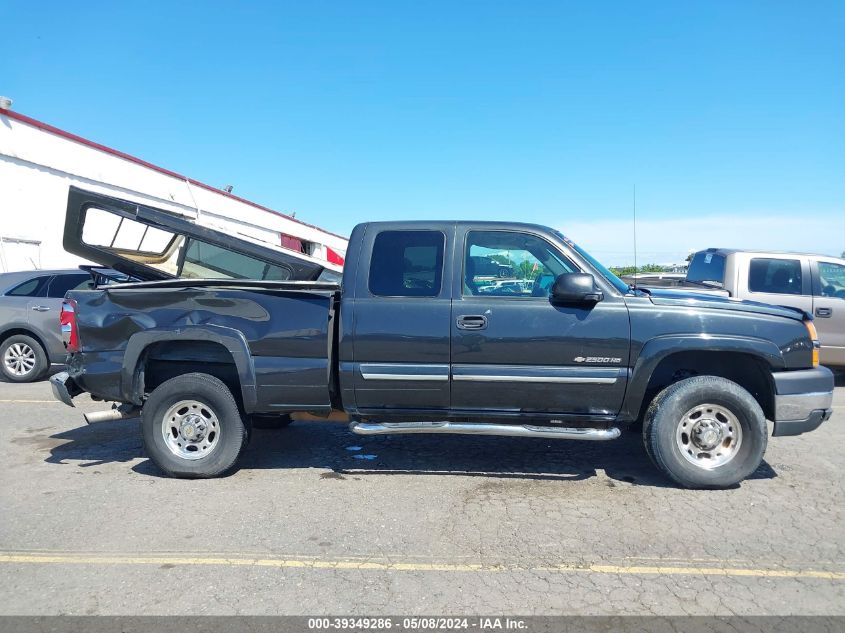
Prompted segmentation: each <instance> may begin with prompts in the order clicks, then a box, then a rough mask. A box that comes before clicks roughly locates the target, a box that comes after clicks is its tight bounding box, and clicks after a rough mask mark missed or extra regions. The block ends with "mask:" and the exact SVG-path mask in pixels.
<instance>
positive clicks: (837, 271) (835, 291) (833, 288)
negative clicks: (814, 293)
mask: <svg viewBox="0 0 845 633" xmlns="http://www.w3.org/2000/svg"><path fill="white" fill-rule="evenodd" d="M819 281H820V282H821V295H822V296H823V297H839V298H840V299H845V266H843V265H842V264H834V263H832V262H819Z"/></svg>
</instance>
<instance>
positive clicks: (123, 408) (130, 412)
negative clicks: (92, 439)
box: [82, 404, 141, 424]
mask: <svg viewBox="0 0 845 633" xmlns="http://www.w3.org/2000/svg"><path fill="white" fill-rule="evenodd" d="M140 412H141V409H140V408H139V407H136V406H135V405H134V404H122V405H120V406H113V407H112V408H111V409H108V410H106V411H95V412H94V413H85V414H83V416H82V417H84V418H85V421H86V422H87V423H88V424H97V423H99V422H114V421H116V420H128V419H130V418H136V417H138V414H139V413H140Z"/></svg>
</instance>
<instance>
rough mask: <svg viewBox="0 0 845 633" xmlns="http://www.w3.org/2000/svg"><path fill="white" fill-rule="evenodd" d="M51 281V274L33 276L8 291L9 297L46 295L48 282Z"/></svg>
mask: <svg viewBox="0 0 845 633" xmlns="http://www.w3.org/2000/svg"><path fill="white" fill-rule="evenodd" d="M49 281H50V275H44V276H41V277H33V278H32V279H29V280H27V281H24V282H23V283H20V284H18V285H17V286H15V287H14V288H12V289H11V290H10V291H9V292H7V293H6V296H7V297H46V296H47V283H48V282H49Z"/></svg>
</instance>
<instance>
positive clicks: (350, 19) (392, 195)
mask: <svg viewBox="0 0 845 633" xmlns="http://www.w3.org/2000/svg"><path fill="white" fill-rule="evenodd" d="M2 15H3V26H2V27H0V28H2V41H3V49H4V52H3V55H2V56H0V94H3V95H7V96H9V97H12V98H13V99H14V100H15V105H14V109H15V110H17V111H19V112H22V113H24V114H28V115H30V116H33V117H35V118H38V119H41V120H44V121H46V122H48V123H51V124H53V125H56V126H58V127H61V128H64V129H67V130H69V131H71V132H74V133H77V134H80V135H82V136H86V137H88V138H91V139H93V140H95V141H98V142H100V143H104V144H106V145H110V146H112V147H115V148H117V149H120V150H123V151H126V152H129V153H131V154H135V155H137V156H139V157H141V158H143V159H146V160H149V161H152V162H154V163H157V164H160V165H163V166H165V167H168V168H170V169H173V170H176V171H179V172H181V173H185V174H187V175H189V176H192V177H194V178H197V179H199V180H202V181H204V182H208V183H209V184H214V185H219V186H223V185H225V184H232V185H234V187H235V193H237V194H239V195H241V196H244V197H246V198H249V199H252V200H255V201H257V202H260V203H262V204H266V205H268V206H270V207H273V208H275V209H278V210H282V211H288V212H290V211H296V212H297V217H299V218H302V219H304V220H306V221H308V222H312V223H315V224H318V225H320V226H323V227H325V228H327V229H330V230H333V231H337V232H341V233H348V232H349V231H350V230H351V228H352V227H353V226H354V224H355V223H357V222H358V221H363V220H373V219H410V218H445V219H501V220H513V219H518V220H525V221H533V222H538V223H542V224H547V225H551V226H554V227H556V228H560V229H561V230H563V231H564V232H566V233H568V234H570V235H571V236H572V237H573V239H576V240H578V241H580V242H582V243H583V245H584V246H585V247H586V248H588V249H590V250H592V251H594V252H595V254H596V255H597V256H598V257H599V258H600V259H602V260H603V261H605V262H606V263H609V264H620V263H626V262H629V261H630V260H631V259H632V257H631V237H630V232H631V231H630V228H631V210H632V197H633V196H632V191H633V187H634V185H636V188H637V203H638V204H637V206H638V215H639V219H640V220H641V222H640V231H639V245H640V257H639V259H640V262H641V263H642V262H644V261H660V262H669V261H673V260H678V259H679V258H681V259H682V258H683V256H685V255H686V253H687V252H688V251H689V250H690V249H696V248H705V247H708V246H719V245H721V246H748V247H766V248H782V249H796V250H815V251H822V252H827V253H832V254H839V253H840V252H841V251H843V250H845V37H843V35H842V34H843V33H845V2H842V1H841V0H839V1H837V2H808V3H797V2H778V1H773V0H768V1H766V2H722V1H709V2H693V1H684V2H680V1H679V2H639V1H638V2H586V1H585V2H581V3H569V2H491V1H488V2H460V1H457V0H453V1H451V2H424V1H421V2H404V1H398V2H387V1H378V2H364V1H359V0H355V1H353V2H296V3H287V2H268V3H247V2H244V3H240V4H238V3H232V2H203V3H195V4H191V3H188V2H185V3H172V2H168V3H159V2H155V1H152V0H151V1H148V2H144V3H141V2H137V3H115V2H109V3H104V2H84V3H58V2H56V3H49V2H46V3H40V2H39V3H35V2H27V1H19V0H11V2H10V1H9V0H7V1H6V2H5V3H4V9H3V13H2ZM732 227H733V228H732Z"/></svg>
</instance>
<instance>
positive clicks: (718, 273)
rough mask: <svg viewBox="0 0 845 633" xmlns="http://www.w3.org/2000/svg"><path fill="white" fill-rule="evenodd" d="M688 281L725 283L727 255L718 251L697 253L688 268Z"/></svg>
mask: <svg viewBox="0 0 845 633" xmlns="http://www.w3.org/2000/svg"><path fill="white" fill-rule="evenodd" d="M687 281H697V282H701V283H704V282H708V281H709V282H714V283H718V284H720V285H724V283H725V256H724V255H719V254H718V253H708V252H706V251H705V252H701V253H696V254H695V256H694V257H693V258H692V261H691V262H690V265H689V269H688V270H687Z"/></svg>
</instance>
